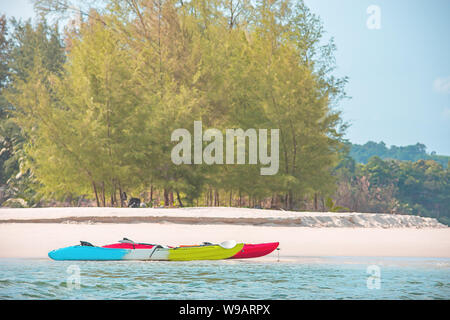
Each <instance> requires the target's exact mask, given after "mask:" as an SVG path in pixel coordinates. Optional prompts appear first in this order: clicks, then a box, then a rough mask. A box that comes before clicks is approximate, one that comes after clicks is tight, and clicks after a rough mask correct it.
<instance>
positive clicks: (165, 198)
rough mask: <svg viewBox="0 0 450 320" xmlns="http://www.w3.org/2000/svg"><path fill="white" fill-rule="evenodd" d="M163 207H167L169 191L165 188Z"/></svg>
mask: <svg viewBox="0 0 450 320" xmlns="http://www.w3.org/2000/svg"><path fill="white" fill-rule="evenodd" d="M164 206H165V207H168V206H169V191H167V189H166V188H164Z"/></svg>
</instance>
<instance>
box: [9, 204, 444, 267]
mask: <svg viewBox="0 0 450 320" xmlns="http://www.w3.org/2000/svg"><path fill="white" fill-rule="evenodd" d="M228 214H229V215H228ZM384 216H388V217H384ZM70 217H72V218H74V217H75V218H76V217H78V218H80V217H88V219H87V220H83V219H82V220H81V221H80V220H76V219H75V220H74V219H72V218H70ZM102 217H103V218H105V219H106V218H108V219H106V220H101V219H100V218H102ZM127 217H134V218H132V219H130V220H126V219H124V218H127ZM138 217H142V218H143V219H144V220H139V219H138ZM147 217H153V218H154V217H165V218H160V220H161V221H160V220H155V221H153V220H152V221H151V222H148V221H146V220H145V218H147ZM183 217H184V218H189V219H187V220H186V219H185V220H183V219H181V220H179V221H178V220H176V218H183ZM351 217H353V219H352V220H350V221H353V222H352V223H348V221H349V220H348V219H349V218H351ZM153 218H152V219H153ZM221 218H226V219H225V220H221ZM46 219H53V220H50V221H53V222H50V223H49V222H48V221H47V220H46ZM58 219H62V220H58ZM95 219H100V220H95ZM115 219H117V221H118V222H117V223H115V222H114V221H115ZM208 219H216V220H208ZM233 219H234V220H233ZM254 219H263V220H254ZM283 219H288V220H287V221H288V222H289V223H287V224H283V221H282V220H283ZM296 219H301V221H300V220H296ZM355 220H356V221H357V222H358V221H359V222H358V223H357V224H355V223H354V221H355ZM55 221H57V222H55ZM93 221H94V222H93ZM101 221H103V222H101ZM124 221H126V222H127V223H124ZM158 221H159V222H158ZM163 221H169V222H163ZM202 221H204V222H205V221H206V222H205V223H201V222H202ZM208 221H212V222H213V223H208ZM255 221H256V223H257V225H252V223H253V222H255ZM258 221H259V222H261V223H259V222H258ZM274 221H275V223H274ZM305 221H306V222H305ZM345 221H347V222H345ZM30 222H32V223H30ZM303 224H305V226H303ZM364 225H368V227H366V226H364ZM123 237H127V238H130V239H132V240H134V241H137V242H147V243H161V244H167V245H178V244H196V243H201V242H203V241H209V242H221V241H224V240H228V239H234V240H236V241H238V242H246V243H259V242H274V241H278V242H280V248H281V251H280V252H279V254H280V260H285V261H289V260H295V259H298V258H301V257H305V256H309V257H311V256H366V257H367V256H372V257H375V256H389V257H436V258H450V228H447V227H444V226H443V225H441V224H439V223H437V221H436V220H434V219H429V218H420V217H413V216H391V215H380V217H377V216H376V215H373V214H372V215H371V214H361V213H346V214H342V213H339V214H336V213H304V212H282V211H275V210H255V209H236V208H189V209H114V208H40V209H0V257H2V258H47V253H48V252H49V251H50V250H53V249H57V248H61V247H64V246H68V245H74V244H78V243H79V241H80V240H84V241H89V242H91V243H93V244H94V245H103V244H107V243H113V242H116V241H117V240H120V239H121V238H123ZM277 254H278V253H272V254H271V255H270V256H269V257H267V258H266V259H276V257H277Z"/></svg>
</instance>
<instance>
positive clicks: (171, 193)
mask: <svg viewBox="0 0 450 320" xmlns="http://www.w3.org/2000/svg"><path fill="white" fill-rule="evenodd" d="M169 201H170V203H169V206H170V207H173V191H170V192H169Z"/></svg>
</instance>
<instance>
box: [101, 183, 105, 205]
mask: <svg viewBox="0 0 450 320" xmlns="http://www.w3.org/2000/svg"><path fill="white" fill-rule="evenodd" d="M102 204H103V207H106V197H105V182H104V181H102Z"/></svg>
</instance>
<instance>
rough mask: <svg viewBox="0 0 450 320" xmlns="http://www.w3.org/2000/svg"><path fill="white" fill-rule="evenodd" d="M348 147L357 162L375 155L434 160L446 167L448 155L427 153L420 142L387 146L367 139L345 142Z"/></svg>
mask: <svg viewBox="0 0 450 320" xmlns="http://www.w3.org/2000/svg"><path fill="white" fill-rule="evenodd" d="M347 145H348V146H349V148H350V156H351V157H352V158H353V159H355V161H356V162H358V163H367V162H368V161H369V159H370V158H372V157H374V156H377V157H380V158H381V159H393V160H405V161H417V160H434V161H436V162H438V163H440V164H441V165H443V166H444V167H447V165H448V162H449V161H450V156H444V155H437V154H436V152H434V151H433V152H431V153H430V154H429V153H427V151H426V149H427V147H426V146H425V145H424V144H422V143H416V144H415V145H409V146H404V147H402V146H400V147H398V146H391V147H390V148H388V147H387V146H386V144H385V143H384V142H383V141H381V142H379V143H376V142H373V141H369V142H367V143H365V144H363V145H360V144H352V143H350V142H348V143H347Z"/></svg>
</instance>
